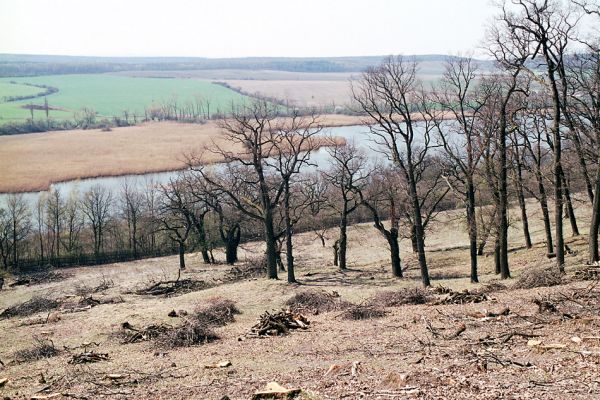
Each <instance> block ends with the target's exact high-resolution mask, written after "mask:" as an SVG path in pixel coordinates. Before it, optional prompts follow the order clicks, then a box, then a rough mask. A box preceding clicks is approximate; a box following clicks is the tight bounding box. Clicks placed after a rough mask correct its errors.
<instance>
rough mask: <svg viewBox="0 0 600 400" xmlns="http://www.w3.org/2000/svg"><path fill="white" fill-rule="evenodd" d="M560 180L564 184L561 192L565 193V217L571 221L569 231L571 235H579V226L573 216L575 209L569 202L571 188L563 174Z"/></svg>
mask: <svg viewBox="0 0 600 400" xmlns="http://www.w3.org/2000/svg"><path fill="white" fill-rule="evenodd" d="M562 181H563V184H564V188H563V193H564V195H565V203H566V205H567V218H569V222H570V223H571V233H572V235H573V236H579V228H578V227H577V218H576V217H575V210H574V209H573V203H572V202H571V189H570V185H569V181H568V180H567V178H566V177H565V176H564V171H563V177H562Z"/></svg>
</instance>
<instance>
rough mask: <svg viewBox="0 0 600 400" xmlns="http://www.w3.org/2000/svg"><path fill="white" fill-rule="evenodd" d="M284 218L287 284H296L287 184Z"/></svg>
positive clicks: (287, 184) (287, 188) (286, 187)
mask: <svg viewBox="0 0 600 400" xmlns="http://www.w3.org/2000/svg"><path fill="white" fill-rule="evenodd" d="M283 206H284V217H285V259H286V264H287V278H288V283H296V276H295V275H294V252H293V242H292V233H293V232H292V229H293V228H292V219H291V217H290V188H289V182H288V183H286V185H285V195H284V204H283Z"/></svg>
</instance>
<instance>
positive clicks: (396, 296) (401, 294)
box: [369, 288, 431, 307]
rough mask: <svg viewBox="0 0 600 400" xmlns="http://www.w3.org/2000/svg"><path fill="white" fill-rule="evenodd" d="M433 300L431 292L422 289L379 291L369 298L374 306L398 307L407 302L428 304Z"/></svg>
mask: <svg viewBox="0 0 600 400" xmlns="http://www.w3.org/2000/svg"><path fill="white" fill-rule="evenodd" d="M429 300H431V295H430V294H429V292H427V291H425V290H423V289H421V288H414V289H408V288H405V289H401V290H396V291H385V292H380V293H377V294H376V295H375V296H373V297H372V298H371V299H370V300H369V304H371V305H372V306H382V307H398V306H403V305H407V304H426V303H427V302H428V301H429Z"/></svg>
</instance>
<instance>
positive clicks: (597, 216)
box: [588, 154, 600, 263]
mask: <svg viewBox="0 0 600 400" xmlns="http://www.w3.org/2000/svg"><path fill="white" fill-rule="evenodd" d="M598 157H600V154H599V155H598ZM599 161H600V160H599ZM599 231H600V162H598V166H597V171H596V193H595V194H594V204H593V209H592V220H591V222H590V237H589V238H588V253H589V260H590V262H591V263H594V262H597V261H600V257H599V254H598V233H599Z"/></svg>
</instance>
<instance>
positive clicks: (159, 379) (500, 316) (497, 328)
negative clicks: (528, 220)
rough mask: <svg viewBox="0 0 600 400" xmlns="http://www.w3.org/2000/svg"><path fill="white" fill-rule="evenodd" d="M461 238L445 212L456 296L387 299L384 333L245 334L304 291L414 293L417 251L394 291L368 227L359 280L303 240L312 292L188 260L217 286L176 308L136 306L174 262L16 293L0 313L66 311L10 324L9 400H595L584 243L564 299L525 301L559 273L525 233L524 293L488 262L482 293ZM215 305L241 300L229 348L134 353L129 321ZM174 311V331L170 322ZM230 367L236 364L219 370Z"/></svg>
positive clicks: (158, 300)
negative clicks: (541, 273) (269, 388)
mask: <svg viewBox="0 0 600 400" xmlns="http://www.w3.org/2000/svg"><path fill="white" fill-rule="evenodd" d="M531 208H533V205H532V207H531ZM578 215H580V218H581V220H582V221H585V220H586V215H587V211H586V210H578ZM532 218H535V216H534V217H532ZM538 228H539V227H538V226H534V227H533V237H534V240H536V241H537V243H539V242H540V237H541V235H542V234H543V233H542V232H541V230H540V229H538ZM463 230H464V229H463V228H462V227H461V225H460V220H459V217H458V213H457V212H450V213H444V214H443V215H441V217H440V221H439V222H436V223H435V224H434V225H433V226H432V229H431V232H430V233H429V235H428V250H429V253H428V257H429V261H430V265H431V274H432V277H433V278H434V282H433V283H434V285H436V286H439V285H443V287H445V288H450V289H451V290H453V291H454V292H453V294H448V293H445V294H444V293H440V292H442V290H438V291H430V292H429V293H428V295H427V297H428V303H427V304H418V305H402V306H394V307H385V305H386V304H384V302H383V300H379V302H378V303H376V304H375V305H374V306H375V307H376V308H379V309H382V310H383V311H385V315H384V316H383V317H380V318H375V319H364V320H347V319H345V318H344V310H342V309H339V310H334V311H327V312H320V313H317V314H314V313H313V311H314V310H310V309H307V310H304V311H302V313H303V314H304V315H305V316H306V317H307V318H308V319H309V321H310V326H309V328H308V329H306V330H294V331H292V332H290V333H289V334H288V335H285V336H277V337H268V338H250V337H247V335H246V334H247V333H248V332H249V330H250V328H251V327H252V326H253V325H254V324H255V322H256V320H257V318H258V317H259V316H260V315H261V314H262V313H264V312H265V311H272V310H277V309H280V308H282V307H284V305H285V302H286V301H287V300H288V299H289V298H290V297H291V296H293V295H295V294H297V293H301V292H304V291H307V290H311V291H324V292H326V293H328V294H330V295H331V296H337V295H339V296H340V297H339V298H340V299H343V300H345V301H348V302H352V303H354V304H362V305H366V304H372V303H371V301H370V299H371V298H372V297H373V296H374V295H375V294H377V293H381V292H383V291H398V290H401V289H404V288H416V287H418V286H419V284H420V279H419V275H418V264H417V262H416V259H415V257H414V256H413V255H412V254H410V252H407V251H406V250H407V249H409V247H410V244H409V243H408V242H407V241H403V242H402V244H401V246H402V248H403V249H404V250H405V251H404V252H403V253H402V256H403V263H404V266H405V267H406V269H407V270H406V278H405V279H402V280H397V279H393V278H391V277H390V271H389V263H388V261H387V252H386V248H385V244H384V240H383V239H382V238H381V237H379V236H378V235H377V233H376V232H375V230H374V229H373V228H372V227H371V226H370V225H357V226H355V227H353V228H352V229H351V232H350V252H349V259H350V260H352V264H351V269H350V270H348V271H347V272H344V273H342V272H339V271H338V270H336V269H335V268H334V267H333V266H332V265H331V263H330V261H329V260H330V258H331V257H330V253H331V248H330V247H326V248H323V247H321V245H320V243H319V240H317V239H316V238H315V237H314V236H313V235H311V234H301V235H298V236H297V237H296V247H295V248H296V249H297V257H296V260H297V262H298V274H297V276H298V278H299V279H300V281H301V282H302V284H301V285H294V286H290V285H288V284H286V283H285V282H283V281H268V280H266V279H264V278H260V279H252V278H250V279H241V280H232V277H235V276H236V274H237V273H236V270H233V271H232V269H231V267H230V266H226V265H204V264H202V262H201V257H199V256H198V255H197V254H192V255H189V263H188V265H189V267H188V270H187V271H186V272H185V273H184V274H183V275H182V279H192V280H202V281H204V282H206V283H209V284H210V285H211V287H210V288H208V289H204V290H198V291H192V292H189V293H185V294H181V295H177V296H171V297H160V296H159V297H157V296H150V295H140V294H136V291H137V290H138V289H140V288H144V287H148V286H149V284H150V282H153V281H154V282H156V281H161V280H162V281H164V280H170V279H175V277H176V268H177V259H176V257H165V258H160V259H151V260H143V261H137V262H131V263H125V264H113V265H106V266H99V267H94V268H75V269H69V270H64V271H60V273H64V274H67V276H66V279H64V280H62V281H56V282H50V283H44V284H37V285H32V286H28V287H27V286H18V287H15V288H9V289H8V290H4V291H2V292H0V309H2V308H5V307H9V306H13V305H16V304H19V303H21V302H23V301H26V300H29V299H31V298H32V297H33V296H36V295H37V296H41V297H50V298H58V299H60V300H61V301H62V302H63V306H62V308H61V309H62V311H59V312H56V313H48V312H40V313H37V314H33V315H29V316H23V317H12V318H7V319H0V337H1V338H2V345H1V346H0V359H1V360H2V361H3V362H4V366H2V367H0V382H1V381H2V379H8V380H9V381H8V383H6V384H5V385H4V387H2V388H0V394H1V395H3V396H6V397H7V398H31V396H33V395H36V394H37V395H41V396H49V395H53V394H57V393H59V395H56V396H57V397H55V398H79V399H95V398H101V397H103V398H116V399H163V398H169V399H190V398H197V399H215V400H218V399H224V398H225V397H224V396H228V398H230V399H250V398H251V397H252V394H253V393H254V392H255V391H256V390H258V389H260V388H262V387H264V386H265V385H266V383H268V382H270V381H277V382H278V383H280V384H282V385H283V386H285V387H291V388H301V389H302V390H303V392H302V394H301V395H300V397H299V398H301V399H342V398H347V399H359V398H368V399H411V398H418V399H465V398H478V399H497V398H506V399H565V398H569V399H596V398H598V397H599V396H600V374H599V372H598V371H599V369H598V363H599V362H600V339H599V337H600V335H599V331H600V317H599V313H600V284H598V281H582V280H580V279H579V278H577V277H575V274H574V273H575V271H577V270H579V269H581V268H582V267H583V259H584V253H585V238H583V237H579V238H569V239H568V240H567V242H568V244H569V246H570V247H571V249H572V250H573V253H572V254H571V255H569V256H568V258H567V263H568V265H567V270H568V271H569V274H568V276H567V277H566V278H564V280H563V282H562V283H561V284H560V285H558V286H553V287H539V288H531V289H518V290H516V289H512V288H511V286H512V285H514V284H515V281H517V279H518V276H519V275H521V274H522V273H523V272H524V271H526V270H530V269H531V268H549V267H551V266H552V265H553V262H552V261H551V260H547V259H546V258H545V257H544V247H543V245H542V244H538V245H536V246H535V248H534V249H532V250H524V249H522V248H521V241H522V238H521V237H520V235H519V232H518V230H516V229H514V228H513V229H511V232H510V234H511V238H512V240H513V241H512V242H511V253H510V261H511V266H512V268H513V276H515V277H516V278H515V279H512V280H509V281H506V282H501V284H497V281H496V276H495V275H494V273H493V257H488V256H484V257H481V259H480V261H481V278H482V282H483V283H482V284H479V285H471V284H470V283H469V280H468V272H469V271H468V265H469V264H468V251H467V250H466V248H465V247H464V246H465V244H466V243H467V237H466V235H464V234H463V233H462V232H463ZM332 237H333V235H332ZM366 238H369V239H366ZM261 253H262V246H261V245H260V244H258V243H249V244H247V245H244V248H243V251H242V254H241V257H242V260H243V262H242V263H241V264H240V266H239V268H242V269H243V268H244V266H245V265H247V264H249V265H252V264H253V260H254V259H255V258H257V257H259V256H260V254H261ZM220 256H221V257H220V258H223V257H222V255H220ZM490 282H496V284H494V285H489V283H490ZM7 283H10V282H7ZM106 283H109V284H106ZM84 286H85V287H87V289H85V290H84V289H82V288H83V287H84ZM94 288H98V290H97V291H96V292H94V291H93V289H94ZM463 289H468V290H469V291H470V292H469V294H470V295H474V298H478V299H480V300H482V301H481V302H478V303H471V302H469V300H467V303H466V304H452V302H453V301H455V300H448V299H462V298H468V296H465V294H464V293H462V292H461V291H462V290H463ZM411 290H412V289H411ZM78 293H79V294H78ZM82 295H83V296H84V297H85V296H91V297H92V298H94V299H97V300H98V301H100V300H102V301H105V302H108V299H116V301H115V302H114V303H107V304H98V305H95V306H93V307H90V308H86V307H81V306H80V305H78V304H80V303H79V302H80V300H81V299H82V297H81V296H82ZM215 296H218V297H220V298H224V299H229V300H233V301H235V302H236V304H237V307H238V308H239V309H240V310H241V312H242V314H240V315H235V320H234V322H232V323H229V324H227V325H226V326H222V327H216V328H215V329H214V332H215V333H216V334H217V336H219V339H218V340H215V341H212V342H210V343H206V344H199V345H196V346H192V347H184V348H176V349H171V348H165V347H164V346H161V345H158V344H157V343H156V342H155V341H143V342H139V343H129V344H123V339H122V336H119V334H120V333H122V328H121V325H122V324H123V323H124V322H128V323H129V324H130V325H131V326H133V327H137V328H140V327H145V326H148V325H153V324H154V325H160V324H167V325H171V326H179V325H181V324H184V323H185V321H186V319H189V318H190V315H191V314H188V315H187V316H186V315H185V313H183V312H181V311H180V310H184V311H187V312H188V313H191V312H192V311H193V310H194V309H195V308H196V307H198V306H206V305H210V304H211V303H210V299H212V298H214V297H215ZM121 300H122V301H121ZM456 301H459V300H456ZM446 302H449V303H451V304H445V303H446ZM540 304H542V305H540ZM76 307H80V308H81V310H77V311H78V312H71V311H73V308H76ZM173 310H175V311H176V314H178V315H179V317H174V318H171V317H169V316H168V314H169V313H170V312H171V311H173ZM43 339H48V340H51V343H53V345H54V347H55V348H56V349H57V350H59V351H60V352H59V353H58V355H56V356H54V357H51V358H44V359H40V360H32V361H26V360H19V359H18V356H19V355H21V356H22V355H23V352H22V350H27V349H31V348H32V347H34V346H38V345H39V343H40V342H39V341H40V340H43ZM19 351H21V353H19ZM91 351H94V352H95V353H96V354H107V359H106V360H103V359H101V360H100V361H98V362H95V363H85V364H77V363H73V362H74V360H79V358H77V357H75V358H74V356H78V355H81V354H82V353H84V352H87V353H89V352H91ZM102 357H104V356H102ZM102 357H100V358H102ZM225 361H229V362H231V364H232V365H231V366H228V367H222V368H221V367H218V365H216V364H218V363H221V362H225ZM70 362H71V363H70ZM223 365H225V364H223ZM206 366H217V368H206ZM61 396H62V397H61ZM41 398H43V397H41Z"/></svg>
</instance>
